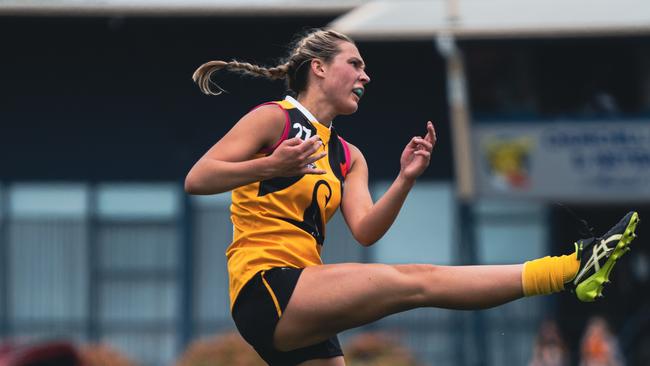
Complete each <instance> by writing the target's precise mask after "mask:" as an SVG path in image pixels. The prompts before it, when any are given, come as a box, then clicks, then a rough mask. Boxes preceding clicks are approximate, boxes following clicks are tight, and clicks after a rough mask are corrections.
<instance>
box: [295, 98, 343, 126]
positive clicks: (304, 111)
mask: <svg viewBox="0 0 650 366" xmlns="http://www.w3.org/2000/svg"><path fill="white" fill-rule="evenodd" d="M284 100H286V101H287V102H289V103H291V104H293V105H294V107H296V108H298V110H299V111H300V112H302V114H303V115H305V117H307V119H308V120H309V122H311V123H318V124H319V125H322V126H325V125H324V124H322V123H320V122H318V120H317V119H316V117H314V115H313V114H311V112H310V111H309V110H308V109H307V108H305V106H304V105H302V104H300V102H299V101H297V100H296V99H295V98H293V97H292V96H290V95H287V96H286V97H285V98H284ZM325 127H327V128H328V129H330V130H331V129H332V123H330V125H329V126H325Z"/></svg>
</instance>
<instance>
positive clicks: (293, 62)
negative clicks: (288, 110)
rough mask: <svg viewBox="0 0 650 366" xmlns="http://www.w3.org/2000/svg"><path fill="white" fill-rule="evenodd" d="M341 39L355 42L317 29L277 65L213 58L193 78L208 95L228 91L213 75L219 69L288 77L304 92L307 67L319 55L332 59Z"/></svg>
mask: <svg viewBox="0 0 650 366" xmlns="http://www.w3.org/2000/svg"><path fill="white" fill-rule="evenodd" d="M339 42H350V43H353V44H354V41H352V39H350V38H349V37H348V36H346V35H344V34H342V33H339V32H336V31H333V30H323V29H315V30H312V31H310V32H308V33H307V34H305V35H304V36H302V37H301V38H299V39H298V40H297V41H296V42H295V43H294V46H293V48H292V50H291V52H290V54H289V56H288V57H287V58H286V59H285V61H284V62H283V63H281V64H279V65H277V66H274V67H262V66H259V65H254V64H251V63H248V62H241V61H237V60H232V61H229V62H226V61H209V62H206V63H204V64H203V65H201V66H200V67H199V68H198V69H196V71H194V74H192V79H193V80H194V82H195V83H196V84H197V85H198V86H199V88H200V89H201V91H202V92H203V93H204V94H207V95H219V94H221V93H222V92H224V90H223V89H222V88H221V87H220V86H219V85H217V84H216V83H214V82H213V81H212V75H213V74H214V73H215V72H217V71H219V70H222V69H225V70H228V71H232V72H237V73H240V74H244V75H251V76H256V77H264V78H267V79H270V80H278V79H285V80H286V83H287V87H288V88H289V89H290V90H292V91H293V92H295V93H300V92H301V91H303V90H305V88H306V87H307V75H308V74H309V73H308V70H309V69H308V68H304V67H303V66H304V65H305V64H307V63H308V62H309V61H311V60H313V59H315V58H317V59H320V60H323V61H324V62H330V61H331V60H332V59H333V58H334V56H336V55H337V54H338V53H339V52H340V49H339V47H338V43H339ZM213 86H215V87H216V88H217V89H218V90H216V91H215V90H214V89H213V88H212V87H213Z"/></svg>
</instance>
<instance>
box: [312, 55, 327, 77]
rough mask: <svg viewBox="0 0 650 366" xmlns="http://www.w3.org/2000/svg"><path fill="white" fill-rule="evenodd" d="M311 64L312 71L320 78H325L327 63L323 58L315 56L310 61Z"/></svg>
mask: <svg viewBox="0 0 650 366" xmlns="http://www.w3.org/2000/svg"><path fill="white" fill-rule="evenodd" d="M310 66H311V71H312V72H313V73H314V75H316V76H317V77H319V78H324V77H325V71H326V70H325V69H326V68H325V63H324V62H323V60H320V59H317V58H314V59H312V60H311V63H310Z"/></svg>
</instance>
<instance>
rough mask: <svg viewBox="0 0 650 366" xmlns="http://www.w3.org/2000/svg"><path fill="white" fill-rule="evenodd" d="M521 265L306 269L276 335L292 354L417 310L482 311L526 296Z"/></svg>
mask: <svg viewBox="0 0 650 366" xmlns="http://www.w3.org/2000/svg"><path fill="white" fill-rule="evenodd" d="M522 267H523V266H522V265H503V266H434V265H427V264H413V265H384V264H360V263H344V264H331V265H321V266H314V267H308V268H305V269H304V270H303V272H302V275H301V276H300V279H299V280H298V284H297V285H296V289H295V290H294V293H293V295H292V296H291V299H290V301H289V304H288V305H287V308H286V309H285V312H284V314H283V315H282V318H281V319H280V321H279V322H278V325H277V327H276V329H275V333H274V343H275V346H276V347H277V348H278V349H279V350H282V351H288V350H292V349H296V348H300V347H305V346H308V345H310V344H315V343H318V342H321V341H323V340H325V339H327V338H330V337H332V336H334V335H336V334H337V333H339V332H341V331H343V330H347V329H351V328H354V327H358V326H361V325H364V324H367V323H370V322H373V321H375V320H378V319H381V318H383V317H385V316H388V315H390V314H394V313H397V312H401V311H405V310H408V309H413V308H418V307H441V308H449V309H483V308H488V307H493V306H496V305H500V304H503V303H506V302H508V301H512V300H515V299H518V298H520V297H522V296H523V291H522V285H521V271H522Z"/></svg>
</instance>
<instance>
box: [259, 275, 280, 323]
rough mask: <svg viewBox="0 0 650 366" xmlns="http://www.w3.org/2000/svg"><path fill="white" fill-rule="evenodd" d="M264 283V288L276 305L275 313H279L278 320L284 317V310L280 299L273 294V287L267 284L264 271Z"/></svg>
mask: <svg viewBox="0 0 650 366" xmlns="http://www.w3.org/2000/svg"><path fill="white" fill-rule="evenodd" d="M262 282H263V283H264V286H266V289H267V290H268V291H269V295H271V299H273V304H274V305H275V311H277V312H278V318H280V317H281V316H282V309H280V303H279V302H278V298H277V297H275V293H274V292H273V289H272V288H271V285H269V283H268V282H266V279H265V278H264V271H262Z"/></svg>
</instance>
